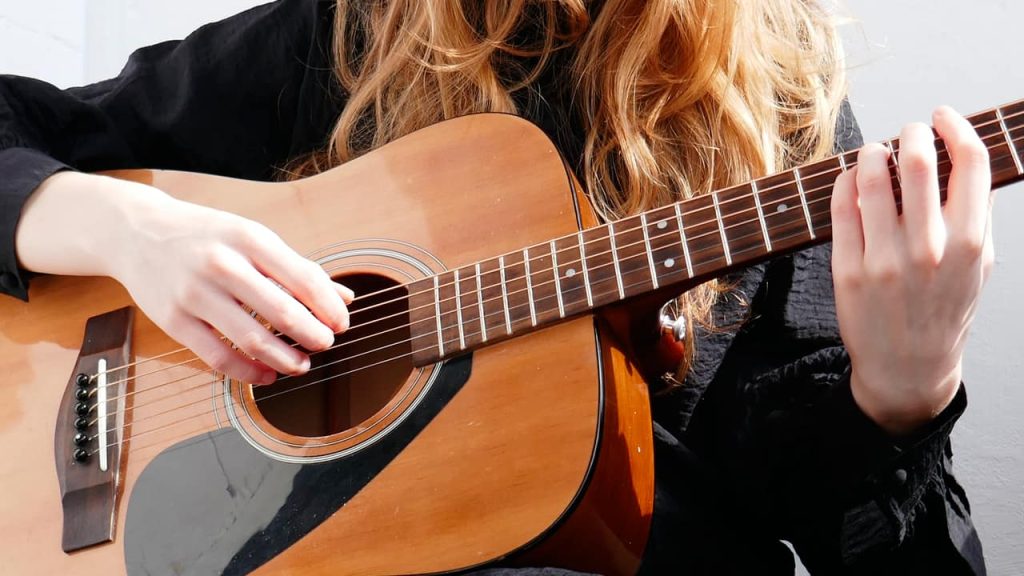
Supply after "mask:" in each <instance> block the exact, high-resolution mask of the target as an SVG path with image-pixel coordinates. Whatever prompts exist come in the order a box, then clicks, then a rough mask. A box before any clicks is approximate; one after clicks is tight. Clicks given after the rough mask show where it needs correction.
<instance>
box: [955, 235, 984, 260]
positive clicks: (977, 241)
mask: <svg viewBox="0 0 1024 576" xmlns="http://www.w3.org/2000/svg"><path fill="white" fill-rule="evenodd" d="M952 248H953V251H954V252H955V253H956V254H957V256H959V257H960V258H962V259H964V260H970V261H973V260H977V259H978V258H980V257H981V255H982V253H983V252H984V250H985V239H984V238H983V237H980V236H978V235H975V234H962V235H958V236H956V237H955V239H954V241H953V246H952Z"/></svg>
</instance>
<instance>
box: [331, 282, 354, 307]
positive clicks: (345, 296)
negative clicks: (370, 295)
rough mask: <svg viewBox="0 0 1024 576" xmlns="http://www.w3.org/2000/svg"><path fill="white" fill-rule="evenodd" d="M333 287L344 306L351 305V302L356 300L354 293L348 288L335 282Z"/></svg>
mask: <svg viewBox="0 0 1024 576" xmlns="http://www.w3.org/2000/svg"><path fill="white" fill-rule="evenodd" d="M334 287H335V289H336V290H337V291H338V294H339V295H340V296H341V299H342V301H344V302H345V305H346V306H347V305H349V304H352V301H353V300H355V299H356V293H355V292H353V291H352V289H351V288H349V287H348V286H345V285H343V284H338V283H337V282H335V283H334Z"/></svg>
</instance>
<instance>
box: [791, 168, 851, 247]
mask: <svg viewBox="0 0 1024 576" xmlns="http://www.w3.org/2000/svg"><path fill="white" fill-rule="evenodd" d="M841 171H842V167H841V165H840V163H839V160H838V159H837V158H827V159H825V160H821V161H818V162H815V163H813V164H808V165H806V166H803V167H802V168H801V169H800V174H801V178H800V180H801V182H803V186H804V191H805V193H806V199H807V205H808V207H809V209H810V213H811V223H812V225H813V227H814V230H815V234H817V233H818V232H821V233H824V234H825V235H826V236H830V235H831V233H832V192H833V189H834V188H835V181H836V177H837V176H838V175H839V174H840V172H841Z"/></svg>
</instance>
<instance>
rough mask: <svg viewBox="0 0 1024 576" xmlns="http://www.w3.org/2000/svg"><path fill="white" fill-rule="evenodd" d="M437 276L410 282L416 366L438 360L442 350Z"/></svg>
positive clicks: (413, 356)
mask: <svg viewBox="0 0 1024 576" xmlns="http://www.w3.org/2000/svg"><path fill="white" fill-rule="evenodd" d="M436 280H437V277H436V276H432V277H427V278H422V279H420V280H416V281H414V282H412V283H410V284H409V286H408V294H409V337H410V343H409V345H410V348H411V352H412V361H413V364H414V365H416V366H424V365H426V364H430V363H432V362H437V361H438V360H439V359H440V358H441V355H440V354H439V352H442V351H441V350H440V348H439V343H440V342H441V338H442V336H441V335H440V334H441V331H440V330H439V329H438V323H439V321H440V317H441V316H440V314H439V309H440V303H439V302H438V298H437V295H438V294H437V292H436V291H435V290H434V287H435V281H436Z"/></svg>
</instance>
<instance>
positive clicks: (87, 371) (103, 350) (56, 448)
mask: <svg viewBox="0 0 1024 576" xmlns="http://www.w3.org/2000/svg"><path fill="white" fill-rule="evenodd" d="M132 312H133V309H132V308H121V309H120V310H115V311H113V312H108V313H106V314H102V315H100V316H94V317H93V318H90V319H89V321H88V322H87V323H86V325H85V337H84V339H83V341H82V349H81V350H80V351H79V354H78V361H77V362H76V363H75V369H74V371H73V372H72V374H71V377H70V378H69V379H68V384H67V387H66V389H65V391H64V397H63V398H62V399H61V403H60V411H59V413H58V416H57V427H56V430H55V431H54V438H53V453H54V458H55V460H56V465H57V479H58V481H59V482H60V494H61V505H62V507H63V510H64V536H63V542H62V547H63V549H64V551H65V552H73V551H75V550H80V549H82V548H86V547H88V546H93V545H95V544H102V543H104V542H110V541H112V540H113V539H114V528H115V524H114V522H115V518H116V517H117V514H116V511H117V488H118V481H119V474H118V472H119V471H120V465H121V443H122V441H123V439H124V420H125V419H124V410H125V405H126V402H125V400H126V395H127V394H128V393H129V390H130V388H131V386H129V381H128V373H129V370H128V359H129V358H130V348H131V334H132V318H133V314H132Z"/></svg>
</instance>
